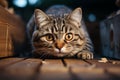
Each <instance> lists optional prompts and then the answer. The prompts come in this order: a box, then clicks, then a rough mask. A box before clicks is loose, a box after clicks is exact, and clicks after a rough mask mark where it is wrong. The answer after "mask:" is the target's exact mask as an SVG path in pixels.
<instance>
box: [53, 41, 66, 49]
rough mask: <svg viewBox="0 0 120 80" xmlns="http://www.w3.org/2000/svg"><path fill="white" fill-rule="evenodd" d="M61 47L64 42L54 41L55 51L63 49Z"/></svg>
mask: <svg viewBox="0 0 120 80" xmlns="http://www.w3.org/2000/svg"><path fill="white" fill-rule="evenodd" d="M63 46H64V42H63V41H60V40H58V41H56V43H55V47H56V48H57V49H59V50H61V48H63Z"/></svg>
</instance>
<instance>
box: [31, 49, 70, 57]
mask: <svg viewBox="0 0 120 80" xmlns="http://www.w3.org/2000/svg"><path fill="white" fill-rule="evenodd" d="M33 54H37V55H38V56H42V58H49V57H51V56H53V57H58V58H62V57H65V56H67V55H68V54H69V53H64V52H56V51H54V50H52V49H47V50H46V49H45V48H40V49H37V50H33Z"/></svg>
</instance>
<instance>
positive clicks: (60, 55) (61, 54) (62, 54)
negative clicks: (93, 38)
mask: <svg viewBox="0 0 120 80" xmlns="http://www.w3.org/2000/svg"><path fill="white" fill-rule="evenodd" d="M68 54H69V53H54V54H53V55H54V56H56V57H65V56H67V55H68Z"/></svg>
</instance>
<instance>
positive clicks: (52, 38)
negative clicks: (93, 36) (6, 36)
mask: <svg viewBox="0 0 120 80" xmlns="http://www.w3.org/2000/svg"><path fill="white" fill-rule="evenodd" d="M81 17H82V13H81V9H80V8H77V9H75V10H74V11H73V12H72V13H70V14H69V15H66V16H63V17H50V16H47V15H46V14H45V13H43V12H42V11H41V10H38V9H37V10H36V11H35V21H36V24H37V28H36V30H35V31H34V33H33V46H34V47H35V51H36V52H37V53H39V54H41V55H53V56H57V57H64V56H67V55H74V54H75V53H77V52H78V51H79V50H80V48H81V47H82V45H83V44H84V40H83V36H82V34H80V31H79V28H80V22H81Z"/></svg>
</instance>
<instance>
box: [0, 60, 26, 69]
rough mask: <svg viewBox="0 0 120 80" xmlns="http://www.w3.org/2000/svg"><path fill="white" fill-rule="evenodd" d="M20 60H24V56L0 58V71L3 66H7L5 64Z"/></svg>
mask: <svg viewBox="0 0 120 80" xmlns="http://www.w3.org/2000/svg"><path fill="white" fill-rule="evenodd" d="M22 60H24V58H6V59H2V60H0V71H1V70H2V69H3V68H5V67H7V66H9V65H11V64H14V63H17V62H20V61H22Z"/></svg>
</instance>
